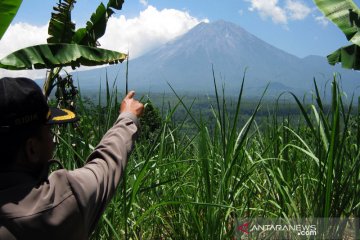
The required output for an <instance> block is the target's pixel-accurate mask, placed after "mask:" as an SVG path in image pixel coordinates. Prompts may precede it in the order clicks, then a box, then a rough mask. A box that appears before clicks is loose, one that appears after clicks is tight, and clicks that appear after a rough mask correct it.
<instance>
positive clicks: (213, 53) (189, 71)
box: [76, 21, 360, 95]
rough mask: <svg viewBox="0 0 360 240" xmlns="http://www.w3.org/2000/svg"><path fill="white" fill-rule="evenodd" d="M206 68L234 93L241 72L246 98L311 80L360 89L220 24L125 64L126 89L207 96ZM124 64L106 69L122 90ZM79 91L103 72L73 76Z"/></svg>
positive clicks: (314, 60) (321, 66) (300, 88)
mask: <svg viewBox="0 0 360 240" xmlns="http://www.w3.org/2000/svg"><path fill="white" fill-rule="evenodd" d="M212 65H213V66H214V69H215V75H216V78H217V80H218V81H219V83H220V82H224V83H225V87H226V89H227V90H229V91H230V92H231V93H235V89H238V86H239V85H240V82H241V80H242V77H243V74H244V70H245V69H247V72H246V90H247V91H246V93H247V95H258V94H259V93H260V92H261V91H262V89H264V87H265V86H266V85H267V84H268V83H269V82H270V83H271V84H270V87H269V91H270V92H269V93H270V94H278V93H279V92H283V91H287V90H289V91H293V92H296V93H304V92H308V91H309V90H311V89H313V78H314V77H315V78H316V79H317V81H318V83H319V86H324V85H325V82H327V81H328V80H329V79H332V76H333V73H334V72H339V73H340V74H341V76H342V82H343V88H344V90H346V91H348V92H352V91H353V90H354V89H355V87H356V86H359V85H360V75H359V73H358V72H355V71H352V70H345V69H342V68H341V67H340V66H336V67H333V66H330V65H329V64H328V63H327V61H326V59H325V58H324V57H319V56H309V57H306V58H303V59H301V58H298V57H296V56H294V55H291V54H289V53H286V52H284V51H282V50H280V49H278V48H276V47H274V46H272V45H270V44H268V43H266V42H264V41H262V40H260V39H259V38H257V37H255V36H254V35H252V34H250V33H249V32H247V31H245V30H244V29H243V28H241V27H240V26H238V25H235V24H233V23H229V22H225V21H217V22H213V23H201V24H199V25H197V26H196V27H194V28H193V29H192V30H190V31H189V32H188V33H186V34H184V35H183V36H181V37H178V38H177V39H175V40H172V41H170V42H168V43H167V44H165V45H163V46H161V47H160V48H157V49H155V50H153V51H151V52H148V53H147V54H145V55H143V56H141V57H139V58H137V59H134V60H131V61H130V63H129V77H130V87H131V88H135V89H139V90H142V91H153V92H161V91H169V87H168V85H167V82H169V83H170V84H171V85H172V86H173V87H174V88H175V89H176V90H177V91H190V92H210V93H211V92H212V89H213V86H212V79H213V78H212V70H211V69H212ZM124 67H125V64H122V65H120V66H119V65H116V66H110V67H107V68H106V71H107V74H108V76H110V79H112V78H114V76H116V74H119V80H118V81H119V84H120V85H121V86H123V81H124V76H125V70H124ZM76 76H78V77H79V79H80V80H81V84H82V86H83V87H84V88H97V87H98V86H99V83H98V82H99V78H100V76H101V78H102V79H105V77H104V76H105V70H104V68H103V69H96V70H91V71H84V72H79V73H77V74H76Z"/></svg>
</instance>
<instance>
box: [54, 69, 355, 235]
mask: <svg viewBox="0 0 360 240" xmlns="http://www.w3.org/2000/svg"><path fill="white" fill-rule="evenodd" d="M244 84H245V76H244V78H243V81H242V85H241V88H240V89H239V94H238V97H237V99H236V101H235V102H228V101H227V100H226V97H225V94H224V93H225V90H224V88H222V89H221V90H220V91H219V89H218V86H217V83H216V81H215V77H214V88H215V95H216V103H215V104H214V105H210V106H209V107H210V108H211V113H212V116H211V118H209V117H208V116H206V117H205V116H203V115H202V114H201V113H200V114H198V113H197V112H196V111H195V110H194V109H193V104H190V105H186V104H185V103H184V101H183V100H184V99H183V98H182V97H180V96H179V95H178V94H177V93H176V91H175V90H174V97H176V99H177V102H176V104H175V105H170V104H169V105H168V107H166V103H164V106H163V107H162V109H164V110H163V116H162V123H161V128H160V129H159V130H158V131H157V132H156V135H153V136H152V138H153V139H151V142H150V140H149V139H140V140H139V141H138V142H137V144H136V147H135V149H134V152H133V154H132V155H131V158H130V161H129V164H128V166H127V168H126V185H124V188H123V189H121V188H119V190H118V193H117V194H116V195H115V197H114V198H113V200H112V201H111V202H110V204H109V206H108V208H107V210H106V211H105V213H104V215H103V217H102V219H101V221H100V223H99V225H98V227H97V229H96V231H95V232H94V234H93V236H92V239H229V238H232V237H233V236H234V234H235V231H236V229H235V227H236V221H237V219H239V218H244V217H247V218H250V217H268V218H279V217H282V218H285V219H286V218H304V217H357V216H359V213H360V210H359V209H360V186H359V184H358V183H359V181H360V172H359V171H360V170H359V169H360V166H359V164H360V159H359V158H360V145H359V143H360V109H359V108H360V107H359V105H358V110H357V112H356V113H355V114H353V113H354V112H355V110H354V109H353V104H352V101H350V103H349V104H348V105H346V104H345V103H344V101H343V96H342V92H341V89H340V88H339V86H338V84H337V81H336V79H335V77H334V80H333V82H332V86H331V87H332V88H331V92H332V101H331V104H330V106H329V107H328V106H327V104H325V103H324V102H323V101H322V99H321V96H320V93H319V90H318V86H317V85H316V82H315V81H314V101H313V102H312V103H304V102H302V101H301V100H300V99H299V97H298V96H295V95H294V94H291V93H287V94H288V95H290V96H292V97H293V98H294V100H295V102H296V104H297V106H298V109H299V115H298V116H296V117H293V116H290V115H288V116H286V115H285V116H284V115H279V114H278V111H279V108H278V107H275V108H274V109H270V111H269V115H268V116H267V117H266V121H263V120H262V121H260V120H259V119H258V118H257V117H256V114H257V112H258V111H259V109H260V108H261V106H262V101H263V100H261V99H260V100H259V102H258V103H257V104H256V105H254V109H253V113H252V114H251V115H250V117H246V118H245V117H244V116H245V115H243V114H242V112H243V111H242V103H243V91H244ZM170 87H171V86H170ZM105 92H106V97H105V99H106V100H105V102H104V103H101V96H99V101H98V104H94V103H85V102H84V99H83V98H82V97H81V96H80V97H79V100H78V114H79V115H80V116H81V120H80V122H79V124H77V125H73V126H68V127H66V128H64V129H60V130H59V133H60V134H58V135H59V136H58V137H59V140H60V143H59V146H58V150H57V152H56V155H57V157H58V158H60V159H63V160H64V162H63V163H64V165H65V166H66V167H67V168H69V169H72V168H75V167H79V166H81V165H82V164H83V162H84V161H85V157H86V156H87V155H88V154H89V153H90V152H91V150H92V149H93V147H94V146H96V144H97V143H98V141H99V140H100V139H101V137H102V135H103V134H104V133H105V131H106V130H107V129H108V128H109V127H110V126H111V124H112V123H113V122H114V121H115V119H116V117H117V114H118V109H119V101H118V99H120V98H121V96H118V93H117V90H116V87H115V86H112V87H110V86H109V84H107V85H106V89H105ZM100 93H101V91H100ZM100 93H99V95H100ZM264 94H266V93H265V92H264ZM279 99H280V97H279ZM279 99H278V100H277V101H276V103H278V102H279V101H280V100H279ZM195 101H196V99H194V101H193V103H194V102H195ZM359 101H360V100H359ZM275 106H278V105H277V104H275ZM180 109H184V110H185V111H184V112H185V114H184V115H183V116H181V117H180V118H177V119H174V115H175V113H176V112H177V111H178V110H180ZM230 109H231V110H232V111H229V110H230ZM229 112H233V113H234V114H229ZM145 114H146V113H145ZM189 124H191V125H192V126H193V128H191V132H188V129H187V128H186V127H185V126H187V125H189Z"/></svg>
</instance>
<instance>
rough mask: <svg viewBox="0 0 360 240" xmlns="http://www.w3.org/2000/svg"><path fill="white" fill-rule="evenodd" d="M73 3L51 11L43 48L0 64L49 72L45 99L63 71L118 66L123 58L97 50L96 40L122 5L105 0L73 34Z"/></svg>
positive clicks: (69, 0) (30, 49)
mask: <svg viewBox="0 0 360 240" xmlns="http://www.w3.org/2000/svg"><path fill="white" fill-rule="evenodd" d="M5 3H7V1H6V2H5ZM20 3H21V2H20ZM75 3H76V1H75V0H59V3H58V4H57V5H56V6H55V7H54V12H53V13H52V14H51V19H50V23H49V29H48V33H49V35H50V36H49V38H48V39H47V40H48V44H47V45H37V46H32V47H27V48H24V49H20V50H18V51H16V52H14V53H11V54H9V55H8V56H6V57H5V58H3V59H1V60H0V68H5V69H10V70H22V69H32V68H35V69H42V68H47V69H50V72H49V73H48V75H47V79H46V81H45V83H44V87H43V88H44V93H45V95H46V97H48V96H50V93H51V91H52V89H53V88H54V86H55V85H56V84H57V81H56V80H57V79H59V75H60V72H61V70H62V68H63V67H66V66H71V67H72V68H76V67H79V66H80V65H84V66H96V65H103V64H109V63H110V64H114V63H118V62H122V61H123V60H124V59H125V58H126V55H125V54H122V53H119V52H116V51H110V50H106V49H101V48H97V46H98V44H97V40H98V39H99V38H100V37H101V36H103V35H104V33H105V30H106V25H107V21H108V19H109V17H110V16H111V15H112V14H113V13H114V10H113V9H117V10H120V9H121V8H122V4H123V3H124V1H123V0H122V1H119V0H109V2H108V4H107V7H105V5H104V4H103V3H101V4H100V5H99V7H98V9H97V10H96V12H95V13H94V14H92V16H91V19H90V21H88V22H87V25H86V28H82V29H79V30H78V31H76V32H75V23H73V22H72V20H71V12H72V10H73V8H74V4H75ZM0 6H1V5H0ZM0 10H1V8H0ZM0 30H1V29H0ZM68 77H71V75H68ZM62 95H65V93H63V94H62Z"/></svg>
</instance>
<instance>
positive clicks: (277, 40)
mask: <svg viewBox="0 0 360 240" xmlns="http://www.w3.org/2000/svg"><path fill="white" fill-rule="evenodd" d="M359 1H360V0H357V1H354V2H356V3H357V4H358V2H359ZM57 2H58V1H57V0H46V1H44V0H31V1H23V4H22V6H21V7H20V10H19V12H18V14H17V16H16V17H15V19H14V21H13V23H12V25H11V27H10V28H9V30H8V31H7V33H6V34H5V35H4V37H3V39H2V41H1V42H0V58H1V57H4V56H5V55H7V54H8V53H10V52H11V51H14V50H16V49H18V48H22V47H25V46H29V45H34V44H39V43H45V42H46V38H47V30H46V29H47V24H48V21H49V18H50V14H51V11H52V6H53V5H55V4H56V3H57ZM100 2H101V1H99V0H78V1H77V3H76V5H75V8H74V11H73V20H74V21H75V22H76V24H77V27H82V26H84V25H85V23H86V21H87V20H88V19H89V17H90V15H91V13H92V12H93V11H94V10H95V9H96V7H97V6H98V4H99V3H100ZM104 2H105V3H106V1H104ZM220 19H222V20H225V21H230V22H233V23H236V24H238V25H240V26H241V27H243V28H244V29H246V30H247V31H249V32H250V33H252V34H254V35H255V36H257V37H259V38H260V39H262V40H264V41H266V42H268V43H270V44H272V45H274V46H276V47H278V48H280V49H282V50H284V51H286V52H288V53H291V54H294V55H296V56H298V57H306V56H308V55H320V56H326V55H327V54H330V53H331V52H333V51H335V50H336V49H338V48H339V47H341V46H344V45H347V44H348V41H347V40H346V38H345V36H344V34H343V33H342V32H341V31H340V30H339V29H338V28H337V27H336V26H335V25H334V24H333V23H331V22H327V21H326V20H325V19H324V18H323V16H322V13H321V12H320V11H319V10H317V8H316V6H315V4H314V2H313V1H312V0H224V1H215V0H132V1H130V0H127V1H125V3H124V5H123V9H122V10H121V11H117V12H116V14H115V15H114V17H113V19H112V20H111V21H110V22H109V25H108V30H107V32H106V34H105V36H104V37H103V39H101V41H100V43H101V44H102V46H103V47H104V48H110V49H113V50H119V51H126V52H127V51H128V50H129V51H130V54H131V53H133V54H132V56H135V57H137V56H140V55H142V54H144V53H145V52H146V51H148V50H151V49H152V48H155V47H157V46H159V45H161V44H163V43H165V42H166V41H169V40H171V39H172V38H174V37H177V36H179V35H181V34H184V33H185V32H187V31H188V30H189V29H191V28H192V27H193V26H195V25H196V24H198V23H199V22H201V21H206V22H208V21H209V22H213V21H216V20H220Z"/></svg>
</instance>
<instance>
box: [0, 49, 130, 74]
mask: <svg viewBox="0 0 360 240" xmlns="http://www.w3.org/2000/svg"><path fill="white" fill-rule="evenodd" d="M125 59H126V54H123V53H119V52H116V51H110V50H106V49H102V48H94V47H89V46H82V45H77V44H43V45H36V46H32V47H27V48H23V49H20V50H18V51H16V52H13V53H11V54H10V55H8V56H6V57H5V58H3V59H1V60H0V68H5V69H9V70H23V69H33V68H34V69H44V68H48V69H53V68H56V67H65V66H71V67H72V68H75V67H79V66H80V65H83V66H96V65H103V64H108V63H109V64H114V63H119V62H122V61H124V60H125Z"/></svg>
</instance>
